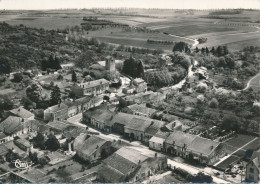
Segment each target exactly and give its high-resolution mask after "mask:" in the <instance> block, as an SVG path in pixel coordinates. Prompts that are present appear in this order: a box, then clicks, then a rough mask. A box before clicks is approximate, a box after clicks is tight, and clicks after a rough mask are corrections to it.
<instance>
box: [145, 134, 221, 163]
mask: <svg viewBox="0 0 260 184" xmlns="http://www.w3.org/2000/svg"><path fill="white" fill-rule="evenodd" d="M159 138H160V137H159V136H154V137H152V138H151V139H150V140H149V147H150V148H152V149H156V150H158V149H161V150H163V151H164V152H167V153H168V154H173V155H177V156H180V157H182V158H184V159H189V160H197V161H199V162H200V163H203V164H213V163H214V162H216V161H217V160H218V159H219V158H220V157H222V156H224V146H223V144H221V143H219V142H216V141H212V140H210V139H206V138H202V137H199V136H196V135H192V134H187V133H184V132H181V131H174V132H171V133H170V134H169V135H168V136H167V137H166V138H165V137H163V138H165V141H164V142H163V147H162V146H161V143H162V140H161V139H159Z"/></svg>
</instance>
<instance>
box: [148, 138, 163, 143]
mask: <svg viewBox="0 0 260 184" xmlns="http://www.w3.org/2000/svg"><path fill="white" fill-rule="evenodd" d="M149 142H155V143H158V144H161V145H163V142H164V139H163V138H160V137H155V136H153V137H152V138H151V139H150V140H149Z"/></svg>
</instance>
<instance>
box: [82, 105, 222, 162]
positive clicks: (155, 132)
mask: <svg viewBox="0 0 260 184" xmlns="http://www.w3.org/2000/svg"><path fill="white" fill-rule="evenodd" d="M83 122H84V123H85V124H87V125H89V126H92V127H95V128H97V129H99V130H101V131H103V132H106V133H116V134H119V135H122V136H123V137H124V138H126V139H128V140H138V141H141V142H143V143H144V144H146V145H149V148H150V149H153V150H157V151H162V152H165V153H168V154H171V155H178V156H181V157H183V158H185V159H194V160H197V161H199V162H200V163H205V164H211V163H214V162H215V161H216V160H218V159H219V158H221V157H222V156H223V154H224V146H223V144H222V143H220V142H216V141H212V140H209V139H205V138H201V137H199V136H196V135H191V134H188V133H184V132H182V126H181V125H179V123H178V121H176V122H171V123H166V122H164V121H159V120H155V119H151V118H148V117H144V116H138V115H135V114H127V113H122V112H113V111H110V110H109V109H106V108H105V107H102V108H100V107H99V108H92V109H89V110H88V111H86V112H84V113H83Z"/></svg>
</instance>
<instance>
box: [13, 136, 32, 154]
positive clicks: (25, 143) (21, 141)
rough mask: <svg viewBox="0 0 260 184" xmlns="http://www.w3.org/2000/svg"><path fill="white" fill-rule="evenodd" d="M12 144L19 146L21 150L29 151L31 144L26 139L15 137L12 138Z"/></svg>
mask: <svg viewBox="0 0 260 184" xmlns="http://www.w3.org/2000/svg"><path fill="white" fill-rule="evenodd" d="M14 144H15V145H16V146H17V147H19V148H20V149H21V150H23V151H25V152H27V153H29V151H30V149H31V147H32V146H31V144H30V142H29V141H27V140H26V139H16V140H14Z"/></svg>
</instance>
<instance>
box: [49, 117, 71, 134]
mask: <svg viewBox="0 0 260 184" xmlns="http://www.w3.org/2000/svg"><path fill="white" fill-rule="evenodd" d="M70 125H71V124H69V123H66V122H64V121H57V120H55V121H51V122H49V123H48V124H47V126H48V127H50V128H52V129H55V130H59V131H63V130H64V129H65V128H67V127H68V126H70Z"/></svg>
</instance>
